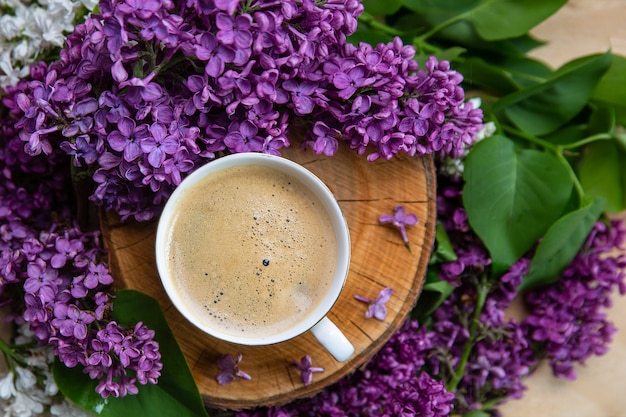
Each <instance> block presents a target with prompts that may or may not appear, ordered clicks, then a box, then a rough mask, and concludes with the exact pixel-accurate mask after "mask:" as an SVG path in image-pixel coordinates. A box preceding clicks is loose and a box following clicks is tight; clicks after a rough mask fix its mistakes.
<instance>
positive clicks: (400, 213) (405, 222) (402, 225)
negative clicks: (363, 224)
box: [378, 205, 417, 251]
mask: <svg viewBox="0 0 626 417" xmlns="http://www.w3.org/2000/svg"><path fill="white" fill-rule="evenodd" d="M378 221H379V222H381V223H382V224H392V225H393V226H395V227H397V228H398V230H399V231H400V236H402V241H403V242H404V244H405V245H406V247H407V248H408V249H409V251H410V250H411V245H410V243H409V238H408V237H407V234H406V226H415V225H416V224H417V216H416V215H415V214H413V213H409V214H407V213H406V208H405V207H404V206H402V205H397V206H395V207H394V208H393V214H381V215H380V217H379V218H378Z"/></svg>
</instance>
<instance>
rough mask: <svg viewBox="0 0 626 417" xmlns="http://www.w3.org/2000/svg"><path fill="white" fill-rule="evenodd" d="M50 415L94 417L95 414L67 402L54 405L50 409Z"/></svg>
mask: <svg viewBox="0 0 626 417" xmlns="http://www.w3.org/2000/svg"><path fill="white" fill-rule="evenodd" d="M50 415H51V416H59V417H93V414H91V413H89V412H87V411H85V410H83V409H82V408H80V407H78V406H77V405H75V404H74V403H71V402H69V401H67V400H65V401H63V402H61V403H58V404H52V406H51V407H50Z"/></svg>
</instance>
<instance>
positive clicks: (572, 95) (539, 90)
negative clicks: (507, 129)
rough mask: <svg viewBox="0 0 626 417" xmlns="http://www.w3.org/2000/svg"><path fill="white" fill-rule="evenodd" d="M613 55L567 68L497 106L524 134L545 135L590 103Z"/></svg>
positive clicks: (592, 59) (581, 60)
mask: <svg viewBox="0 0 626 417" xmlns="http://www.w3.org/2000/svg"><path fill="white" fill-rule="evenodd" d="M610 64H611V54H608V53H607V54H603V55H593V56H589V57H585V58H581V59H578V60H575V61H572V62H570V63H568V64H565V65H564V66H563V67H561V68H560V69H559V70H558V71H556V72H555V73H554V74H553V75H552V76H551V77H550V78H549V79H547V80H546V81H545V82H542V83H538V84H535V85H533V86H531V87H528V88H525V89H523V90H520V91H517V92H515V93H512V94H510V95H508V96H506V97H504V98H502V99H501V100H500V101H499V102H498V103H496V105H495V106H494V112H497V111H499V110H502V111H503V112H504V113H505V114H506V116H507V117H508V118H509V120H511V122H512V123H513V124H515V125H516V126H517V127H518V128H519V129H520V130H523V131H526V132H528V133H530V134H532V135H545V134H548V133H550V132H553V131H554V130H556V129H557V128H559V127H560V126H563V125H564V124H565V123H567V122H568V121H570V120H571V119H572V118H574V116H576V115H577V114H578V113H579V112H580V111H581V110H582V109H583V108H584V107H585V105H586V104H587V103H588V102H589V99H590V98H591V95H592V93H593V90H594V88H595V87H596V85H597V83H598V81H599V79H600V78H601V77H602V75H603V74H604V73H605V72H606V70H607V69H608V68H609V66H610Z"/></svg>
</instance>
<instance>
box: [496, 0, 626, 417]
mask: <svg viewBox="0 0 626 417" xmlns="http://www.w3.org/2000/svg"><path fill="white" fill-rule="evenodd" d="M533 33H534V35H535V37H537V38H539V39H542V40H547V41H549V44H548V45H546V46H543V47H541V48H538V49H537V50H535V51H533V55H534V56H535V57H536V58H539V59H543V60H545V61H547V62H549V63H551V64H552V65H553V66H560V65H561V64H563V63H565V62H567V61H569V60H570V59H572V58H577V57H580V56H584V55H588V54H591V53H595V52H604V51H606V50H608V49H611V50H612V51H613V52H614V53H620V54H622V55H626V0H571V1H570V2H569V3H568V4H567V5H565V6H564V7H563V8H562V9H560V10H559V11H558V12H557V13H556V14H555V15H553V16H552V17H551V18H550V19H548V20H546V21H545V22H543V23H542V24H541V25H539V26H537V27H536V28H535V30H534V31H533ZM624 82H626V74H624ZM609 318H610V319H611V320H612V321H613V322H614V324H615V325H616V327H617V328H618V333H617V334H616V335H615V337H614V341H613V343H612V344H611V350H610V351H609V352H608V353H607V354H606V355H604V356H601V357H592V358H590V359H589V360H588V361H587V363H586V364H585V366H581V367H578V379H577V380H576V381H567V380H562V379H557V378H554V377H553V376H552V374H551V370H550V369H549V367H548V366H542V367H540V368H539V369H538V370H537V372H536V373H535V374H534V375H533V376H532V377H530V378H528V379H527V380H526V385H527V386H528V390H527V391H526V393H525V395H524V398H522V399H521V400H516V401H510V402H509V403H507V404H505V405H504V406H503V407H502V408H501V411H502V412H503V415H504V417H626V297H620V296H619V295H617V296H615V297H614V306H613V308H612V309H610V310H609Z"/></svg>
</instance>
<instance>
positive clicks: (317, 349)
mask: <svg viewBox="0 0 626 417" xmlns="http://www.w3.org/2000/svg"><path fill="white" fill-rule="evenodd" d="M281 151H282V155H283V156H284V157H286V158H289V159H291V160H294V161H296V162H298V163H300V164H302V165H303V166H305V167H306V168H308V169H309V170H311V171H312V172H313V173H315V174H316V175H317V176H319V177H320V178H321V179H322V180H323V181H324V182H325V183H326V184H327V185H328V187H329V188H330V189H331V191H332V192H333V193H334V195H335V197H336V198H337V200H338V202H339V205H340V206H341V208H342V210H343V212H344V215H345V217H346V219H347V222H348V226H349V228H350V236H351V242H352V259H351V265H350V272H349V275H348V278H347V282H346V285H345V287H344V291H343V292H342V294H341V297H340V299H339V300H338V301H337V303H336V304H335V306H334V307H333V309H332V310H331V312H330V315H329V317H330V319H331V320H332V321H333V322H334V323H335V324H336V325H337V326H338V327H339V328H340V329H341V330H342V331H343V333H344V334H345V335H346V336H347V338H348V339H349V340H350V341H351V342H352V344H353V345H354V347H355V353H354V355H353V356H352V358H351V359H349V360H348V361H347V362H343V363H338V362H336V361H335V360H334V359H333V358H332V357H331V355H330V354H329V353H328V352H326V351H325V350H324V349H323V348H322V347H321V346H320V345H319V343H318V342H317V340H316V339H315V338H314V337H313V336H312V335H311V334H310V333H309V332H307V333H306V334H304V335H301V336H298V337H296V338H294V339H292V340H289V341H286V342H282V343H278V344H275V345H270V346H255V347H247V346H241V345H236V344H231V343H227V342H223V341H220V340H217V339H215V338H213V337H211V336H208V335H206V334H204V333H202V332H201V331H199V330H198V329H197V328H196V327H194V326H193V325H192V324H191V323H189V322H188V321H187V320H186V319H185V318H184V317H183V316H182V315H181V314H180V313H179V312H178V311H177V310H176V308H174V307H173V306H172V304H171V302H170V300H169V299H168V297H167V295H166V293H165V290H164V289H163V287H162V285H161V281H160V279H159V276H158V273H157V270H156V264H155V256H154V242H155V233H156V226H157V222H156V221H152V222H149V223H134V222H128V223H123V224H121V223H120V222H119V219H118V218H117V217H116V216H115V215H113V214H111V213H108V214H104V215H102V216H101V228H102V231H103V237H104V240H105V243H106V245H107V247H108V249H109V257H110V259H109V261H110V268H111V271H112V273H113V275H114V277H115V279H116V286H118V287H119V288H132V289H136V290H138V291H141V292H144V293H146V294H148V295H150V296H152V297H154V298H156V299H157V300H158V301H159V303H160V304H161V306H162V308H163V311H164V314H165V318H166V319H167V321H168V323H169V325H170V327H171V328H172V331H173V333H174V335H175V337H176V339H177V340H178V343H179V344H180V346H181V348H182V351H183V353H184V355H185V357H186V359H187V362H188V364H189V366H190V368H191V371H192V373H193V376H194V378H195V381H196V383H197V385H198V387H199V390H200V393H201V394H202V396H203V398H204V400H205V403H206V404H207V405H209V406H212V407H218V408H225V409H243V408H252V407H256V406H269V405H280V404H285V403H287V402H290V401H292V400H295V399H297V398H303V397H309V396H312V395H314V394H316V393H317V392H319V391H320V390H322V389H323V388H324V387H327V386H328V385H330V384H332V383H334V382H336V381H338V380H339V379H340V378H342V377H344V376H346V375H347V374H349V373H351V372H353V371H354V370H355V369H356V368H357V367H359V366H361V365H363V364H364V363H365V362H366V361H367V360H368V359H370V358H371V357H372V356H373V355H374V354H375V353H376V352H377V351H378V350H379V349H380V348H381V347H382V346H383V344H384V343H385V342H386V341H387V340H388V339H389V338H390V337H391V336H392V335H393V333H394V332H395V331H396V330H397V329H398V328H399V327H400V326H401V325H402V323H403V322H404V321H405V318H406V316H407V314H408V313H409V312H410V310H411V309H412V308H413V307H414V305H415V303H416V301H417V299H418V296H419V294H420V291H421V288H422V285H423V282H424V275H425V272H426V267H427V263H428V260H429V256H430V253H431V248H432V245H433V242H434V235H435V221H436V215H435V197H436V195H435V192H436V190H435V186H436V184H435V180H436V179H435V173H434V163H433V160H432V158H430V157H424V158H408V157H404V156H398V157H397V158H395V159H392V160H390V161H383V160H379V161H375V162H373V163H370V162H367V161H366V160H365V158H364V157H359V156H357V155H356V154H355V152H354V151H351V150H349V149H347V147H345V146H340V148H339V151H338V152H337V154H336V155H334V156H332V157H326V156H323V155H315V154H314V153H313V152H312V151H311V150H306V151H303V150H302V149H301V148H300V147H296V146H293V147H292V148H287V149H283V150H281ZM397 204H402V205H404V206H405V207H406V209H407V212H409V213H415V214H417V216H418V219H419V223H418V224H417V226H414V227H408V228H407V232H408V237H409V240H410V242H411V249H412V250H411V251H409V250H408V249H407V248H406V247H405V246H404V244H403V242H402V240H401V237H400V234H399V232H398V230H397V229H396V228H394V227H392V226H388V225H381V224H380V223H379V221H378V217H379V216H380V215H381V214H383V213H392V212H393V208H394V206H396V205H397ZM385 287H391V288H393V290H394V294H393V296H392V297H391V299H390V300H389V302H387V309H388V316H387V319H386V320H385V321H379V320H377V319H374V318H372V319H366V318H365V313H366V311H367V304H366V303H363V302H360V301H358V300H355V299H354V296H355V295H356V294H359V295H362V296H365V297H368V298H376V296H377V294H378V293H379V291H380V290H382V289H383V288H385ZM238 353H242V354H243V360H242V362H241V363H240V365H239V366H240V369H242V370H243V371H245V372H247V373H248V374H250V375H251V377H252V379H251V380H249V381H247V380H236V381H234V382H233V383H230V384H228V385H224V386H222V385H219V384H218V383H217V381H216V379H215V377H216V376H217V375H218V373H219V370H218V367H217V360H218V358H219V357H220V356H221V355H222V354H232V355H233V356H236V355H237V354H238ZM307 354H308V355H310V356H311V358H312V360H313V365H314V366H318V367H322V368H324V369H325V372H323V373H315V374H313V382H312V383H311V384H309V385H307V386H304V385H303V383H302V382H301V380H300V373H299V371H298V369H297V368H296V367H295V366H293V365H292V364H291V362H292V361H294V360H300V359H301V358H302V357H303V356H304V355H307Z"/></svg>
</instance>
